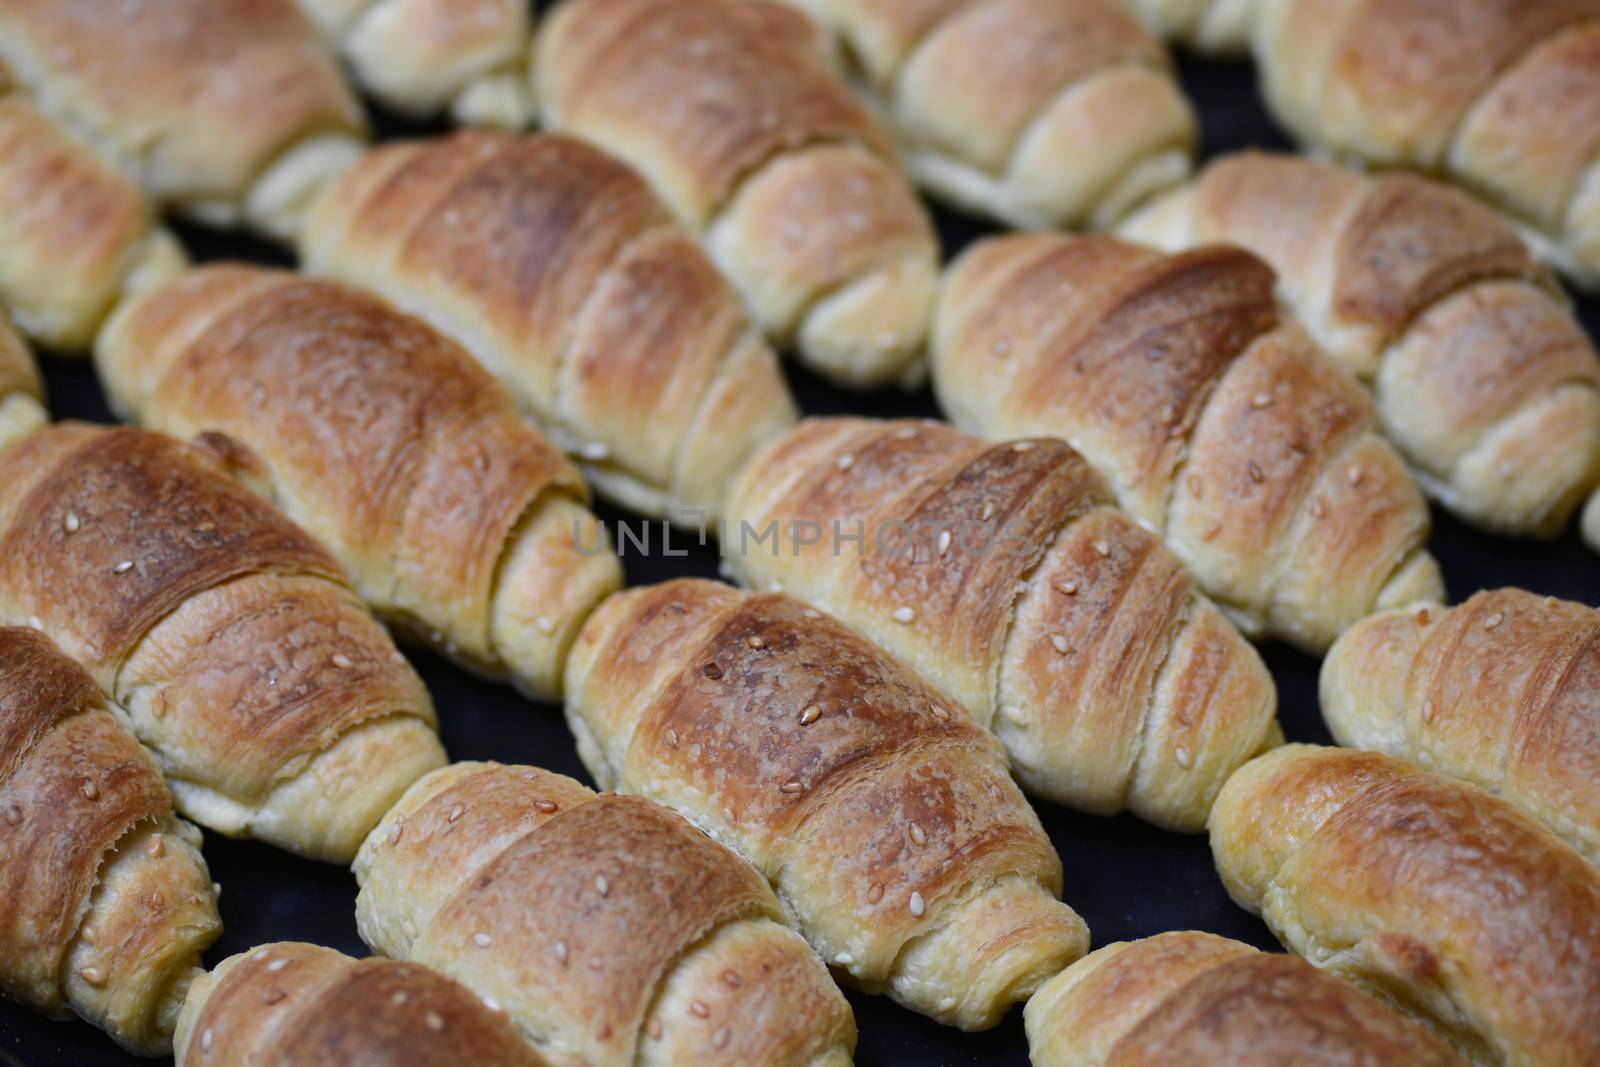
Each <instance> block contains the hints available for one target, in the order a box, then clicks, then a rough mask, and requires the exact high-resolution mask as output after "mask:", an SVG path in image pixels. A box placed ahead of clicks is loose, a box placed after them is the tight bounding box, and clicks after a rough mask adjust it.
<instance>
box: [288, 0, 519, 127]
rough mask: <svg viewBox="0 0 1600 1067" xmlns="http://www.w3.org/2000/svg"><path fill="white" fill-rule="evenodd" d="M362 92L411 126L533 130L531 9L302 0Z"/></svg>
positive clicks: (477, 1) (458, 0)
mask: <svg viewBox="0 0 1600 1067" xmlns="http://www.w3.org/2000/svg"><path fill="white" fill-rule="evenodd" d="M297 2H298V3H299V5H300V8H301V10H302V11H304V12H305V13H306V15H307V16H308V17H309V18H310V19H311V21H312V22H313V23H315V24H316V27H317V29H319V30H320V31H321V32H322V34H323V36H324V38H325V39H326V40H327V41H328V42H329V43H330V44H331V45H332V46H333V47H334V48H336V49H337V50H338V52H339V54H340V56H342V57H343V59H344V61H345V63H346V64H347V65H348V66H349V67H350V70H351V72H352V73H353V74H354V75H355V80H356V82H357V83H358V84H359V85H360V86H361V88H362V89H363V90H365V91H366V92H368V93H370V94H371V95H372V96H374V97H376V98H377V99H378V100H380V101H382V102H383V104H384V105H385V106H386V107H388V108H390V109H392V110H394V111H397V112H399V113H400V114H402V115H405V116H407V117H408V118H411V119H432V118H437V117H439V116H440V115H444V114H448V115H449V117H450V118H451V119H453V120H454V121H456V122H460V123H464V124H466V125H469V126H492V127H500V128H503V129H513V130H514V129H521V128H522V127H524V126H527V125H528V124H529V123H530V122H532V121H533V116H534V107H533V85H532V82H531V80H530V76H529V73H528V63H529V61H530V60H531V59H532V58H533V5H532V4H531V3H529V2H528V0H297Z"/></svg>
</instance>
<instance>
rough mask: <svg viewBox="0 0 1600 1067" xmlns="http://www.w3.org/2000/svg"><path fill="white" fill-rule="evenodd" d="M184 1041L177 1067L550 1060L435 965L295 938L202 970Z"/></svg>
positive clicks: (502, 1065) (443, 1066)
mask: <svg viewBox="0 0 1600 1067" xmlns="http://www.w3.org/2000/svg"><path fill="white" fill-rule="evenodd" d="M175 1043H176V1046H177V1048H176V1051H177V1059H178V1062H177V1067H491V1065H492V1067H549V1062H548V1061H547V1060H546V1059H545V1058H544V1057H543V1056H540V1055H539V1054H538V1053H537V1052H535V1051H534V1050H533V1047H532V1046H531V1045H529V1044H528V1043H527V1042H526V1041H524V1040H523V1039H522V1035H520V1034H519V1033H517V1030H516V1027H514V1026H512V1025H511V1023H510V1021H509V1020H508V1019H507V1018H506V1017H505V1015H504V1014H502V1013H500V1012H497V1011H495V1010H493V1009H491V1008H489V1007H487V1006H486V1005H485V1004H484V1003H483V1001H481V1000H479V999H478V998H477V996H475V995H474V994H472V993H470V992H468V991H467V989H466V988H465V987H464V986H462V985H460V984H459V983H457V982H454V981H452V980H451V979H449V978H446V977H445V976H444V975H442V974H440V973H439V972H437V971H434V970H431V969H429V968H427V967H423V966H420V965H418V964H415V963H396V962H395V961H393V960H385V959H365V960H354V959H351V958H350V957H349V956H346V955H344V954H342V953H339V952H335V951H334V950H333V949H330V948H322V947H320V946H317V945H307V944H303V943H297V942H290V941H286V942H276V943H273V944H270V945H262V946H261V947H260V948H256V949H252V950H250V951H249V952H241V953H239V954H238V955H235V956H229V957H228V958H227V959H225V960H223V961H222V962H221V963H219V964H217V967H216V969H215V970H213V971H212V972H210V973H209V974H202V975H201V976H200V977H198V978H196V979H195V981H194V984H193V985H191V986H190V987H189V999H188V1000H186V1001H185V1002H184V1005H183V1014H182V1015H181V1016H179V1018H178V1034H177V1040H176V1042H175Z"/></svg>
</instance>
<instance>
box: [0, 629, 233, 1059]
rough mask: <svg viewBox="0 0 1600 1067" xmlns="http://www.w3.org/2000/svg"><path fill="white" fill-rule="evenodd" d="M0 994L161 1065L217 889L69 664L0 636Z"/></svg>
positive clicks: (99, 698) (139, 752) (136, 756)
mask: <svg viewBox="0 0 1600 1067" xmlns="http://www.w3.org/2000/svg"><path fill="white" fill-rule="evenodd" d="M0 819H4V825H3V828H0V889H3V891H4V900H5V906H4V907H3V908H0V992H4V993H5V995H6V996H8V997H11V998H13V999H15V1000H20V1001H21V1002H22V1003H24V1004H27V1005H28V1006H30V1007H32V1008H35V1009H38V1010H40V1011H44V1012H48V1013H50V1014H52V1015H57V1014H65V1012H66V1011H67V1010H71V1011H72V1012H75V1013H76V1014H78V1015H79V1016H81V1017H82V1018H84V1019H86V1020H88V1021H89V1022H91V1023H93V1024H94V1025H96V1026H98V1027H100V1028H101V1029H103V1030H105V1031H106V1032H107V1033H109V1034H110V1035H111V1036H112V1037H113V1038H115V1039H116V1041H117V1043H118V1044H119V1045H121V1046H122V1047H123V1048H126V1049H128V1050H129V1051H131V1052H137V1053H141V1054H144V1055H150V1056H157V1055H161V1054H163V1053H165V1052H167V1051H168V1050H170V1049H171V1048H172V1027H173V1024H174V1023H175V1022H176V1021H177V1018H178V1007H179V1005H181V1004H182V1003H183V996H184V992H185V990H186V989H187V988H188V986H189V983H190V981H191V980H192V979H193V978H194V976H195V975H196V974H198V973H200V953H201V952H202V951H203V950H204V949H205V948H206V946H207V945H209V944H211V942H213V941H215V940H216V939H217V935H218V934H220V933H221V932H222V923H221V921H220V920H219V919H218V918H217V893H216V889H215V887H214V886H213V885H212V883H211V875H210V874H209V873H207V871H206V861H205V860H204V859H202V858H201V856H200V831H198V830H196V829H195V828H194V827H193V826H190V825H189V824H188V823H186V822H184V821H183V820H182V819H179V818H177V817H175V816H174V815H173V814H172V796H171V794H169V793H168V792H167V787H166V786H165V785H163V784H162V782H161V772H160V771H159V770H158V769H157V768H156V766H155V764H154V763H152V762H151V761H150V757H149V756H148V755H147V754H146V753H145V751H144V749H142V748H140V747H139V743H138V742H137V741H135V740H134V739H133V737H132V736H131V735H129V733H128V731H127V730H126V729H124V728H123V726H122V724H121V723H119V722H118V721H117V718H116V716H115V715H113V714H112V712H111V711H110V710H109V708H108V707H107V705H106V700H105V696H104V694H103V693H101V691H100V690H99V688H98V687H97V686H96V685H95V684H94V680H93V679H91V678H90V677H89V676H88V675H87V674H85V673H84V671H83V669H82V668H81V667H79V666H78V665H77V664H75V663H73V662H72V660H70V659H68V658H67V657H66V656H65V655H63V654H62V653H61V651H60V650H59V649H57V648H56V647H55V646H54V645H52V644H51V643H50V641H49V639H48V638H46V637H45V636H44V635H42V634H40V633H38V632H36V631H34V630H30V629H3V628H0Z"/></svg>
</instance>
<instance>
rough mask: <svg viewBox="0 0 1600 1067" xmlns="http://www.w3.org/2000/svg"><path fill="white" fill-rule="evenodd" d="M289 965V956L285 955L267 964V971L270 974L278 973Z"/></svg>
mask: <svg viewBox="0 0 1600 1067" xmlns="http://www.w3.org/2000/svg"><path fill="white" fill-rule="evenodd" d="M287 966H289V960H288V957H284V958H282V959H276V960H273V961H272V962H271V963H269V964H267V971H268V973H270V974H277V973H278V972H279V971H281V970H283V969H284V968H285V967H287Z"/></svg>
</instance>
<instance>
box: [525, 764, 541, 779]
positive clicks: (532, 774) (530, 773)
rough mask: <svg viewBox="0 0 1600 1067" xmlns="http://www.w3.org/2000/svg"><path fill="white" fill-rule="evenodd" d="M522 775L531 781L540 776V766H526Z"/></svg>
mask: <svg viewBox="0 0 1600 1067" xmlns="http://www.w3.org/2000/svg"><path fill="white" fill-rule="evenodd" d="M522 777H524V778H526V779H527V780H528V781H530V782H531V781H533V780H534V779H535V778H537V777H539V768H537V767H525V768H523V771H522Z"/></svg>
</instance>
